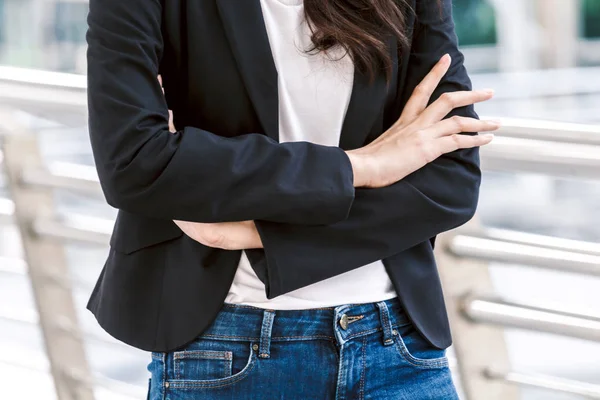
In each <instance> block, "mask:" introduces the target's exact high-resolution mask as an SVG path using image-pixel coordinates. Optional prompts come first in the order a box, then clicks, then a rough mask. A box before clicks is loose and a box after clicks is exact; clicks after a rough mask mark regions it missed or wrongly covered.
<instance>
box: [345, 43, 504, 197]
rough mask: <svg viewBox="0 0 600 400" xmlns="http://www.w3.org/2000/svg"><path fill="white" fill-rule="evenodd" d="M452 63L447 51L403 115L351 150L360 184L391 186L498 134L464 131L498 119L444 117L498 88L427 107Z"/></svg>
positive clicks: (445, 97)
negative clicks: (431, 164)
mask: <svg viewBox="0 0 600 400" xmlns="http://www.w3.org/2000/svg"><path fill="white" fill-rule="evenodd" d="M449 67H450V56H449V55H448V54H446V55H445V56H444V57H442V58H441V59H440V61H439V62H438V63H437V64H436V65H435V66H434V67H433V69H432V70H431V72H429V74H427V76H426V77H425V78H424V79H423V81H421V83H420V84H419V85H418V86H417V87H416V88H415V90H414V92H413V94H412V96H411V97H410V99H409V100H408V102H407V103H406V106H405V108H404V110H403V111H402V115H401V116H400V118H399V119H398V121H396V123H394V125H392V126H391V127H390V129H388V130H387V131H386V132H384V133H383V134H382V135H381V136H379V137H378V138H377V139H376V140H374V141H373V142H371V143H369V144H368V145H366V146H364V147H361V148H359V149H356V150H350V151H347V152H346V153H347V154H348V157H349V159H350V162H351V164H352V169H353V172H354V186H355V187H371V188H378V187H384V186H389V185H391V184H393V183H395V182H397V181H399V180H401V179H402V178H404V177H405V176H407V175H409V174H411V173H413V172H414V171H416V170H418V169H420V168H422V167H424V166H425V165H426V164H428V163H430V162H432V161H433V160H435V159H436V158H438V157H439V156H441V155H442V154H445V153H450V152H452V151H455V150H458V149H466V148H471V147H478V146H483V145H486V144H488V143H490V142H491V141H492V139H493V137H494V135H493V134H483V135H462V134H461V133H463V132H484V131H493V130H496V129H498V128H499V127H500V123H499V122H498V121H481V120H478V119H475V118H467V117H459V116H454V117H451V118H448V119H444V120H442V119H443V118H444V117H445V116H446V115H448V113H450V112H451V111H452V110H453V109H455V108H457V107H463V106H467V105H470V104H474V103H479V102H482V101H486V100H489V99H491V98H492V96H493V95H494V92H493V90H490V89H485V90H475V91H459V92H447V93H444V94H442V95H441V96H440V97H439V98H438V99H437V100H436V101H434V102H433V103H432V104H431V105H429V107H428V106H427V104H428V103H429V99H430V98H431V95H432V94H433V92H434V90H435V89H436V87H437V86H438V85H439V83H440V81H441V80H442V78H443V76H444V75H445V74H446V72H447V71H448V68H449Z"/></svg>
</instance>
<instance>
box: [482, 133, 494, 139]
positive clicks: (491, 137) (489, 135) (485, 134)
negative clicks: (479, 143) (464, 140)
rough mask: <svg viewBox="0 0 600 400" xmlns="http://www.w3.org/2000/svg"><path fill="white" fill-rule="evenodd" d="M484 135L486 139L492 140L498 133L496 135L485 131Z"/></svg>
mask: <svg viewBox="0 0 600 400" xmlns="http://www.w3.org/2000/svg"><path fill="white" fill-rule="evenodd" d="M483 136H484V137H485V138H486V139H490V140H492V139H494V137H495V136H496V135H494V134H493V133H484V134H483Z"/></svg>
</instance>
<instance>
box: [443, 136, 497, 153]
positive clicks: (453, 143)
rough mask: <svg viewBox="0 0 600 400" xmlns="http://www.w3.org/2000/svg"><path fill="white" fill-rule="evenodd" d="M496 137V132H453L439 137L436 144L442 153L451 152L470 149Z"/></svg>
mask: <svg viewBox="0 0 600 400" xmlns="http://www.w3.org/2000/svg"><path fill="white" fill-rule="evenodd" d="M493 139H494V134H492V133H486V134H483V135H475V136H471V135H458V134H453V135H449V136H444V137H442V138H439V139H437V140H436V141H435V142H436V146H439V147H438V151H439V152H440V153H441V154H445V153H450V152H453V151H455V150H458V149H470V148H472V147H480V146H485V145H486V144H488V143H490V142H491V141H492V140H493Z"/></svg>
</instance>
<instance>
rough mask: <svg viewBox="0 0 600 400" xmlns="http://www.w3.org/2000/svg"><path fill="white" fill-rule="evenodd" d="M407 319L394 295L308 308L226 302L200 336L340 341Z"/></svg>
mask: <svg viewBox="0 0 600 400" xmlns="http://www.w3.org/2000/svg"><path fill="white" fill-rule="evenodd" d="M407 323H408V318H407V316H406V314H405V313H404V311H403V310H402V307H401V305H400V301H399V300H398V299H397V298H393V299H390V300H385V301H381V302H376V303H366V304H347V305H341V306H337V307H327V308H317V309H308V310H265V309H262V308H256V307H251V306H244V305H237V304H229V303H225V304H224V305H223V307H222V309H221V311H220V312H219V314H218V315H217V317H216V319H215V320H214V321H213V323H212V325H211V326H210V327H209V328H207V329H206V330H205V331H204V332H203V333H202V334H201V335H200V337H201V338H214V339H219V340H243V341H251V342H258V341H260V342H261V343H264V342H265V341H267V342H271V341H292V340H317V339H329V340H333V341H337V342H338V343H340V344H342V343H344V342H345V341H347V340H350V339H352V338H355V337H358V336H362V335H366V334H369V333H373V332H376V331H383V332H384V340H388V341H389V339H390V336H391V335H392V333H393V330H394V329H395V328H397V327H399V326H402V325H405V324H407Z"/></svg>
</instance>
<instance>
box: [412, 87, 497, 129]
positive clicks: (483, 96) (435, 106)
mask: <svg viewBox="0 0 600 400" xmlns="http://www.w3.org/2000/svg"><path fill="white" fill-rule="evenodd" d="M493 96H494V91H493V90H492V89H483V90H473V91H459V92H446V93H443V94H442V95H441V96H440V97H439V98H438V99H437V100H436V101H434V102H433V103H432V104H431V105H430V106H429V107H427V109H426V110H425V111H423V113H422V114H421V115H420V120H421V121H422V123H423V124H425V125H426V126H428V125H430V124H434V123H436V122H438V121H440V120H441V119H442V118H444V117H445V116H446V115H448V113H449V112H450V111H452V110H454V109H455V108H458V107H464V106H468V105H471V104H475V103H480V102H482V101H486V100H489V99H491V98H492V97H493Z"/></svg>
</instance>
